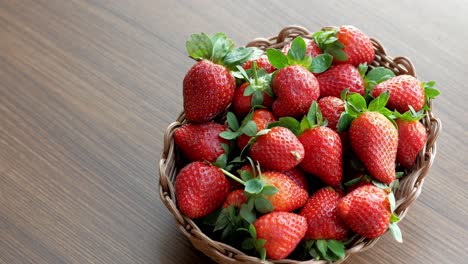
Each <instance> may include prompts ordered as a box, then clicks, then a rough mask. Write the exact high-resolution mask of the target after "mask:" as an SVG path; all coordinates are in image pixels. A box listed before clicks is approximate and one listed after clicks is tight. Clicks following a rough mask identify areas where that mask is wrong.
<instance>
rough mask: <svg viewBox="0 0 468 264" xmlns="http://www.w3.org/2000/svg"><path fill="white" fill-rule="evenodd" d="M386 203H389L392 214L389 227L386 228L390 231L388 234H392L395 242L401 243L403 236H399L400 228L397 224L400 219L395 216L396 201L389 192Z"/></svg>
mask: <svg viewBox="0 0 468 264" xmlns="http://www.w3.org/2000/svg"><path fill="white" fill-rule="evenodd" d="M388 202H389V203H390V211H391V212H392V215H391V216H390V225H389V226H388V229H389V230H390V233H392V236H393V238H395V240H396V241H397V242H400V243H402V242H403V236H402V234H401V230H400V227H399V226H398V224H397V223H398V222H399V221H400V217H398V215H396V214H395V209H396V200H395V195H394V194H393V192H390V193H389V194H388Z"/></svg>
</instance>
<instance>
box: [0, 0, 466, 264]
mask: <svg viewBox="0 0 468 264" xmlns="http://www.w3.org/2000/svg"><path fill="white" fill-rule="evenodd" d="M467 13H468V5H467V4H466V1H464V0H446V1H423V0H418V1H402V0H401V1H388V0H387V1H383V0H377V1H372V2H371V1H357V0H352V1H351V0H349V1H305V0H304V1H206V0H202V1H189V0H181V1H150V0H138V1H137V0H135V1H121V0H119V1H117V0H94V1H93V0H89V1H84V0H71V1H63V0H34V1H33V0H29V1H27V0H23V1H19V0H17V1H15V0H2V1H0V263H5V264H10V263H80V264H82V263H168V264H170V263H210V260H209V259H208V258H207V257H205V256H204V255H203V254H201V253H199V252H198V251H196V250H195V249H194V248H193V247H192V246H191V245H190V243H189V242H188V240H187V239H186V238H185V237H184V236H183V235H182V234H181V233H180V232H179V230H178V229H177V227H176V225H175V221H174V219H173V217H172V215H171V214H170V213H169V211H167V210H166V208H165V207H164V205H163V204H162V203H161V201H160V200H159V196H158V189H157V188H158V175H157V161H158V159H159V156H160V151H161V149H162V144H163V143H162V142H163V132H164V129H165V127H166V126H167V125H168V124H169V123H170V122H172V121H173V120H175V118H176V117H177V115H178V113H179V112H180V111H181V109H182V97H181V94H182V79H183V77H184V74H185V73H186V72H187V70H188V69H189V67H190V66H191V65H192V64H193V61H191V60H190V59H189V58H188V57H187V55H186V52H185V40H186V39H187V38H188V36H189V35H190V34H191V33H193V32H201V31H205V32H209V33H214V32H218V31H224V32H227V34H228V35H229V36H231V38H233V39H234V40H235V42H236V43H238V44H239V45H242V44H246V43H247V42H248V41H250V40H251V39H253V38H255V37H259V36H271V35H275V34H277V33H278V31H279V30H280V29H281V28H282V27H284V26H286V25H291V24H297V25H302V26H305V27H307V28H308V29H310V30H312V31H313V30H316V29H318V28H320V27H321V26H324V25H342V24H353V25H356V26H358V27H359V28H361V29H362V30H363V31H365V32H366V33H368V34H369V35H371V36H374V37H376V38H377V39H379V40H380V41H381V42H382V43H384V44H385V46H386V49H387V52H388V54H390V55H392V56H399V55H404V56H408V57H410V58H411V59H412V61H413V62H414V64H415V66H416V69H417V74H418V76H419V77H420V79H422V80H426V81H427V80H436V81H437V82H438V87H439V89H440V90H441V91H442V95H441V96H440V98H438V100H436V102H435V114H436V115H437V116H438V117H439V118H441V119H442V122H443V132H442V135H441V137H440V139H439V141H438V147H439V148H438V154H437V157H436V160H435V163H434V166H433V168H432V170H431V172H430V175H429V176H428V178H427V180H426V181H425V186H424V190H423V193H422V195H421V196H420V198H419V199H418V200H417V201H416V202H415V204H414V205H413V207H412V208H411V210H410V212H409V213H408V215H407V216H406V218H405V219H404V221H403V222H402V223H401V225H400V226H401V228H402V231H403V232H404V240H405V242H404V243H403V244H398V243H396V242H394V241H393V239H392V238H391V237H390V235H388V234H387V235H385V236H384V237H383V238H382V239H381V240H380V241H379V243H378V244H377V245H376V246H375V247H373V248H372V249H371V250H368V251H366V252H364V253H360V254H358V255H354V256H352V257H351V258H350V259H349V261H347V263H466V259H467V258H468V254H467V249H468V243H467V241H468V224H467V223H468V209H467V203H468V197H467V191H466V190H467V187H468V165H467V162H468V160H467V155H468V147H467V146H468V143H467V139H468V133H467V127H468V115H467V112H468V106H467V103H466V98H468V89H467V83H468V74H467V68H468V64H467V61H468V50H467V48H466V43H467V42H468V31H467V30H466V27H467V26H468V17H467V16H466V14H467Z"/></svg>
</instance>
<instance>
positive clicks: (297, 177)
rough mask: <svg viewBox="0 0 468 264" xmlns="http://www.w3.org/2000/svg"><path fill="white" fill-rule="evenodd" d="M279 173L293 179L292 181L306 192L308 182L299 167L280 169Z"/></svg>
mask: <svg viewBox="0 0 468 264" xmlns="http://www.w3.org/2000/svg"><path fill="white" fill-rule="evenodd" d="M281 173H283V174H284V175H286V176H288V177H289V178H290V179H291V180H293V181H294V183H296V184H297V185H299V187H301V188H302V189H304V190H306V192H309V184H308V183H307V179H306V176H305V174H304V172H303V171H302V170H301V169H299V168H297V167H294V168H292V169H290V170H286V171H282V172H281Z"/></svg>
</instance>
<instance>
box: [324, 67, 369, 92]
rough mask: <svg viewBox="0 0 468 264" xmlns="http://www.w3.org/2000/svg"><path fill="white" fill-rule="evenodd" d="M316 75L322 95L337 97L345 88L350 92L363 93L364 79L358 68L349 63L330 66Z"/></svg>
mask: <svg viewBox="0 0 468 264" xmlns="http://www.w3.org/2000/svg"><path fill="white" fill-rule="evenodd" d="M316 77H317V81H318V83H319V87H320V96H322V97H324V96H335V97H339V96H340V94H341V92H342V91H343V90H344V89H346V88H348V89H349V91H350V92H355V93H359V94H361V95H364V80H363V79H362V76H361V74H360V73H359V71H358V69H357V68H356V67H354V66H353V65H351V64H340V65H335V66H332V67H330V69H328V70H327V71H325V72H323V73H320V74H317V75H316Z"/></svg>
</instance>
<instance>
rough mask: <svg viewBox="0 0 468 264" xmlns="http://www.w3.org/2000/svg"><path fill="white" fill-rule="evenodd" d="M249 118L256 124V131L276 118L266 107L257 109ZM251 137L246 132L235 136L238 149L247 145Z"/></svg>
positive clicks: (265, 126)
mask: <svg viewBox="0 0 468 264" xmlns="http://www.w3.org/2000/svg"><path fill="white" fill-rule="evenodd" d="M251 120H252V121H253V122H255V125H256V126H257V131H260V130H263V129H265V128H267V126H268V124H270V123H272V122H275V121H277V120H278V119H277V118H276V116H275V115H274V114H273V113H272V112H270V111H268V110H266V109H257V110H255V111H254V112H253V114H252V116H251ZM251 138H252V137H250V136H248V135H246V134H242V135H240V136H239V137H238V138H237V146H238V147H239V149H241V150H242V149H244V148H245V146H247V144H248V143H249V141H250V139H251Z"/></svg>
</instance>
